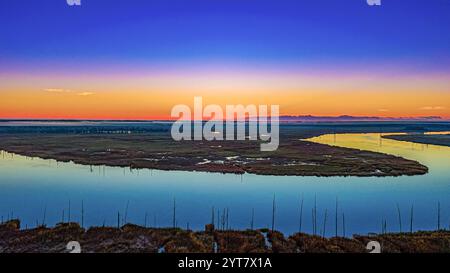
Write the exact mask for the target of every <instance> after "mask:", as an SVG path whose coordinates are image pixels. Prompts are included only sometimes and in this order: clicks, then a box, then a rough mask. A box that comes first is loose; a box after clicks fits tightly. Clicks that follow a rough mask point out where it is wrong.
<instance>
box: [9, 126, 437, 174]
mask: <svg viewBox="0 0 450 273" xmlns="http://www.w3.org/2000/svg"><path fill="white" fill-rule="evenodd" d="M318 135H320V134H318ZM0 140H1V142H0V150H4V151H6V152H9V153H13V154H18V155H21V156H26V157H37V158H41V159H44V160H45V159H53V160H56V161H59V162H73V163H75V164H81V165H87V166H109V167H122V168H124V167H125V168H131V169H155V170H164V171H200V172H210V173H223V174H227V173H229V174H238V175H239V174H241V175H242V174H256V175H274V176H316V177H333V176H341V177H387V176H391V177H395V176H402V175H406V176H411V175H423V174H426V173H428V168H427V167H426V166H424V165H422V164H420V163H419V162H417V161H414V160H410V159H405V158H402V157H398V156H394V155H389V154H384V153H377V152H370V151H365V150H359V149H351V148H344V147H336V146H330V145H325V144H318V143H314V142H309V141H307V140H298V139H297V136H295V138H292V137H287V138H286V139H285V140H284V141H283V144H282V145H280V148H279V149H278V150H277V151H276V152H273V153H261V152H260V151H259V149H258V148H257V146H258V145H259V143H258V142H253V143H249V142H233V143H230V142H226V141H212V142H203V141H201V142H184V143H180V142H174V141H172V140H171V139H168V138H167V136H165V135H161V134H135V135H131V136H128V135H127V136H124V135H114V136H111V135H99V134H86V135H82V134H48V133H46V134H15V135H10V134H0ZM217 147H220V148H217Z"/></svg>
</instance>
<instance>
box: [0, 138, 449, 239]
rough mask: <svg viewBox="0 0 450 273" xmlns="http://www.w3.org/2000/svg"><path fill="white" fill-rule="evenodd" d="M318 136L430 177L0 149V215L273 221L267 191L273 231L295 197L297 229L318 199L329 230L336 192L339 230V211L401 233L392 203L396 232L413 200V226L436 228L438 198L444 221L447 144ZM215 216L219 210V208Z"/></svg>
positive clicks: (357, 225)
mask: <svg viewBox="0 0 450 273" xmlns="http://www.w3.org/2000/svg"><path fill="white" fill-rule="evenodd" d="M311 140H312V141H315V142H320V143H325V144H331V145H337V146H344V147H352V148H359V149H365V150H372V151H378V152H385V153H390V154H395V155H400V156H403V157H405V158H409V159H414V160H418V161H419V162H421V163H423V164H425V165H426V166H428V167H429V169H430V172H429V173H428V174H427V175H422V176H413V177H406V176H405V177H387V178H376V177H364V178H360V177H331V178H323V177H322V178H319V177H287V176H286V177H278V176H258V175H252V174H245V175H242V176H241V175H232V174H227V175H223V174H212V173H199V172H180V171H157V170H132V171H131V170H130V169H127V168H117V167H103V166H102V167H98V166H97V167H93V168H90V167H89V166H82V165H76V164H72V163H60V162H56V161H54V160H42V159H37V158H26V157H23V156H17V155H13V154H9V153H6V152H2V154H1V156H0V200H1V201H0V215H2V216H3V218H4V219H6V218H8V215H11V214H13V215H14V217H19V218H20V219H21V220H22V222H23V226H24V227H25V225H27V226H28V227H33V226H35V225H36V221H39V223H41V222H42V221H43V219H44V214H45V222H46V224H47V225H54V224H55V223H57V222H59V221H61V218H62V213H63V210H64V214H65V220H67V215H68V203H69V200H70V202H71V220H73V221H80V218H81V203H82V201H83V203H84V209H85V216H84V222H85V225H86V226H89V225H102V224H103V223H105V224H106V225H116V224H117V213H118V211H120V213H121V215H124V212H125V210H126V209H125V208H126V206H127V203H128V202H129V206H128V216H127V220H128V222H133V223H136V224H142V225H143V224H144V221H145V220H144V219H145V214H146V213H147V215H148V216H147V225H148V226H171V225H172V213H173V201H174V198H175V200H176V219H177V225H178V226H181V227H186V225H187V223H189V226H190V227H191V228H193V229H203V228H204V224H206V223H209V222H210V221H211V208H212V207H213V206H214V207H215V209H216V210H217V209H219V210H220V211H221V213H222V211H223V209H224V208H228V209H229V219H230V225H231V227H232V228H239V229H244V228H248V227H249V226H250V221H251V215H252V209H254V223H255V227H258V228H259V227H269V226H270V224H271V217H272V216H271V214H272V199H273V196H274V195H275V197H276V224H275V225H276V229H278V230H280V231H282V232H285V233H289V234H290V233H293V232H297V231H298V229H299V211H300V201H301V199H302V196H303V198H304V207H303V224H302V230H303V231H306V232H312V217H311V211H312V208H313V206H314V199H315V196H316V199H317V210H318V212H317V217H318V226H319V228H318V229H319V230H320V229H323V220H324V215H325V210H327V215H328V217H327V218H328V220H327V223H326V235H327V236H332V235H334V232H335V227H334V225H335V202H336V201H335V200H336V197H337V198H338V200H339V208H338V210H339V217H338V219H339V233H340V234H342V213H345V229H346V235H351V234H355V233H359V234H365V233H368V232H380V230H381V223H382V219H386V220H387V228H388V231H398V230H399V224H398V220H397V219H398V216H397V208H396V204H397V203H398V204H399V206H400V209H401V213H402V222H403V230H409V213H410V208H411V205H412V204H414V230H418V229H421V230H426V229H435V228H436V226H437V203H438V201H440V203H441V226H444V227H448V225H449V222H450V218H449V216H450V198H449V197H450V148H448V147H439V146H433V145H422V144H413V143H409V142H400V141H394V140H387V139H382V140H381V139H380V135H379V134H340V135H324V136H320V137H316V138H313V139H311ZM216 215H217V212H216Z"/></svg>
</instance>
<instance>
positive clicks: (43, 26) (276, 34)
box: [0, 0, 450, 119]
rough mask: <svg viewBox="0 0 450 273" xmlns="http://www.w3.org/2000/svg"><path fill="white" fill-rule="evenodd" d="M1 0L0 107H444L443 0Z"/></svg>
mask: <svg viewBox="0 0 450 273" xmlns="http://www.w3.org/2000/svg"><path fill="white" fill-rule="evenodd" d="M81 1H82V5H81V6H80V7H71V6H68V5H67V4H66V2H65V0H39V1H31V0H14V1H10V0H0V26H1V27H0V101H1V102H2V104H1V107H0V118H90V119H155V118H161V119H164V118H167V117H168V116H169V115H170V110H171V108H172V106H174V105H175V104H180V103H181V104H192V102H193V96H195V95H201V96H203V97H204V103H214V104H220V105H224V104H227V103H231V104H238V103H239V104H280V111H281V114H292V115H294V114H295V115H297V114H298V115H303V114H312V115H342V114H348V115H370V116H390V117H400V116H403V117H405V116H435V115H438V116H442V117H445V118H450V1H447V0H429V1H425V0H422V1H419V0H402V1H400V0H396V1H394V0H390V1H388V0H382V5H381V6H378V7H374V6H368V5H367V4H366V1H365V0H341V1H337V0H310V1H301V0H158V1H152V0H127V1H125V0H121V1H113V0H81Z"/></svg>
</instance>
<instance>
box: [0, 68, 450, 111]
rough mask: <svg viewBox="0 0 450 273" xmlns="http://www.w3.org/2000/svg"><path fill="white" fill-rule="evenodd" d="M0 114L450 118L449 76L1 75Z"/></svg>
mask: <svg viewBox="0 0 450 273" xmlns="http://www.w3.org/2000/svg"><path fill="white" fill-rule="evenodd" d="M75 79H76V80H75ZM0 82H1V83H0V101H1V102H2V104H1V108H0V118H3V119H8V118H10V119H13V118H25V119H112V120H114V119H116V120H118V119H123V120H126V119H132V120H147V119H153V120H166V119H170V112H171V109H172V107H173V106H174V105H176V104H186V105H189V106H192V104H193V99H194V96H202V97H203V104H204V105H206V104H218V105H220V106H222V107H225V105H226V104H234V105H236V104H242V105H248V104H254V105H273V104H278V105H280V114H281V115H315V116H339V115H352V116H379V117H394V118H395V117H423V116H440V117H442V118H445V119H448V118H450V92H449V90H448V89H449V88H450V80H449V78H448V77H443V76H436V77H422V78H420V77H419V78H417V77H412V76H411V77H398V78H393V77H388V76H382V77H381V76H378V77H373V76H372V77H368V76H364V75H363V76H361V75H356V76H355V75H350V76H347V77H343V76H340V75H329V74H327V75H319V76H318V75H307V76H305V75H300V76H298V75H277V74H270V75H258V74H244V75H238V74H229V75H216V74H200V75H183V76H180V75H163V76H161V75H156V76H155V75H154V76H146V75H141V76H136V75H135V76H130V75H116V76H111V75H107V76H103V77H101V76H78V77H68V76H67V77H52V76H46V75H37V76H36V75H35V76H33V75H31V76H30V75H27V76H24V75H8V76H2V75H0Z"/></svg>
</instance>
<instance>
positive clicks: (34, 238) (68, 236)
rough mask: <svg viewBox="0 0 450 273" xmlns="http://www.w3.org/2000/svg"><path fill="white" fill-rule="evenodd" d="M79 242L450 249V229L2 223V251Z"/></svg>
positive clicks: (182, 249) (138, 248)
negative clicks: (318, 230)
mask: <svg viewBox="0 0 450 273" xmlns="http://www.w3.org/2000/svg"><path fill="white" fill-rule="evenodd" d="M71 241H77V242H79V243H80V246H81V251H82V252H84V253H125V252H127V253H368V252H369V250H367V248H366V246H367V243H368V242H370V241H377V242H379V243H380V245H381V251H382V252H383V253H449V252H450V231H448V230H439V231H416V232H413V233H407V232H404V233H385V234H373V235H353V236H352V237H351V238H348V237H339V236H338V237H331V238H324V237H321V236H318V235H309V234H305V233H295V234H293V235H291V236H287V237H286V236H285V235H283V234H282V233H281V232H278V231H271V230H269V229H255V230H216V229H214V225H212V224H208V225H206V226H205V231H192V230H185V229H180V228H147V227H142V226H138V225H134V224H125V225H123V226H120V227H107V226H101V227H90V228H88V229H84V228H82V227H80V225H79V224H78V223H72V222H71V223H59V224H57V225H56V226H55V227H50V228H48V227H46V226H44V225H42V226H39V227H36V228H32V229H20V221H19V220H17V219H16V220H10V221H8V222H5V223H2V224H0V253H36V252H44V253H67V252H69V250H68V249H67V243H69V242H71Z"/></svg>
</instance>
